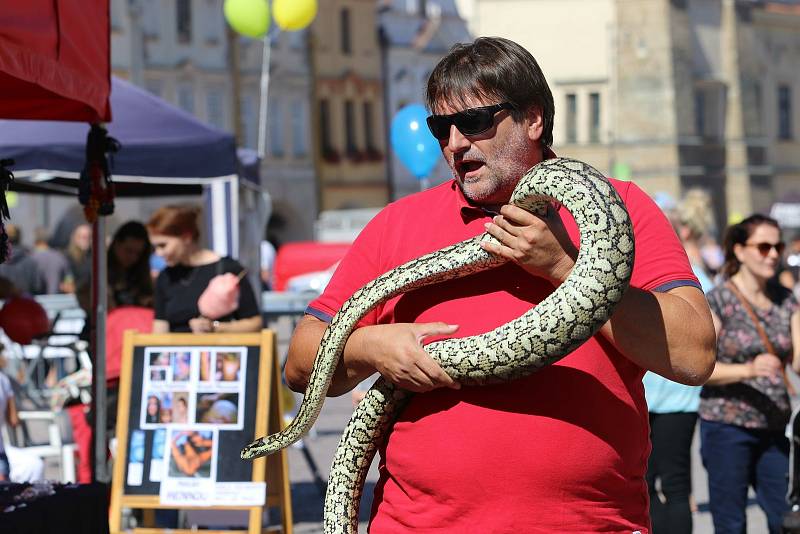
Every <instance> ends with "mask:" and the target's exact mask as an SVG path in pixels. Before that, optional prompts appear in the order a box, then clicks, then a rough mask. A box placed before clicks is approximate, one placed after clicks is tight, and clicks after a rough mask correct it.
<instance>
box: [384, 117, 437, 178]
mask: <svg viewBox="0 0 800 534" xmlns="http://www.w3.org/2000/svg"><path fill="white" fill-rule="evenodd" d="M427 117H428V112H427V111H426V110H425V108H424V107H423V106H422V105H420V104H409V105H408V106H405V107H404V108H402V109H401V110H400V111H398V112H397V113H396V114H395V116H394V118H393V119H392V127H391V132H390V134H391V135H390V138H391V142H392V149H393V150H394V153H395V154H397V157H398V158H400V161H402V162H403V165H405V166H406V168H407V169H408V170H409V171H411V174H413V175H414V176H416V177H417V179H419V180H421V179H423V178H425V177H426V176H428V174H429V173H430V172H431V171H432V170H433V167H434V166H436V162H437V161H439V158H440V157H441V154H442V151H441V149H440V148H439V141H437V140H436V138H435V137H434V136H433V134H432V133H431V131H430V130H429V129H428V124H427V123H426V122H425V119H426V118H427Z"/></svg>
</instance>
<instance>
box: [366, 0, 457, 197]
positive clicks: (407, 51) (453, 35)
mask: <svg viewBox="0 0 800 534" xmlns="http://www.w3.org/2000/svg"><path fill="white" fill-rule="evenodd" d="M380 4H381V8H380V9H379V12H378V13H379V15H378V17H379V31H380V37H381V46H382V51H383V57H384V76H383V78H384V80H385V84H386V86H385V99H386V119H385V120H386V124H387V128H388V126H389V125H390V124H391V120H392V118H393V117H394V115H395V114H396V113H397V112H398V111H399V110H400V109H401V108H402V107H403V106H406V105H408V104H423V103H424V91H425V86H426V84H427V83H428V77H429V76H430V73H431V71H432V70H433V68H434V67H435V66H436V64H437V63H438V62H439V60H440V59H441V58H442V56H444V55H445V54H446V53H447V51H448V50H449V49H450V47H451V46H452V45H454V44H455V43H459V42H468V41H470V40H471V39H472V37H471V35H470V33H469V31H468V30H467V27H466V23H465V21H464V19H462V18H461V16H460V15H459V13H458V10H457V7H456V4H455V2H454V1H453V0H440V1H438V2H433V1H425V0H413V1H408V0H385V1H382V2H380ZM386 133H387V135H388V131H387V132H386ZM387 152H388V156H389V166H388V180H389V184H390V187H391V192H392V197H393V198H399V197H402V196H405V195H408V194H410V193H415V192H417V191H419V190H420V187H421V184H420V181H419V180H417V179H416V178H415V177H414V176H412V175H411V173H410V172H409V171H408V170H407V169H406V168H405V166H404V165H403V164H402V162H400V160H399V159H398V158H396V157H394V154H393V153H392V152H391V151H387ZM451 177H452V176H451V173H450V170H449V167H448V166H447V164H446V163H445V161H444V158H442V159H441V160H440V161H439V163H438V164H437V165H436V167H435V168H434V169H433V170H432V171H431V173H430V175H429V177H428V179H427V181H428V183H429V184H430V185H434V184H437V183H440V182H442V181H445V180H449V179H450V178H451Z"/></svg>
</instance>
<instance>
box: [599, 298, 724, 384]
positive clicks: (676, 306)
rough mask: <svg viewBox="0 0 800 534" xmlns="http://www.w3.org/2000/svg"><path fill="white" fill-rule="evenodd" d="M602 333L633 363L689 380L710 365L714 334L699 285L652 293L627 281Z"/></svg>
mask: <svg viewBox="0 0 800 534" xmlns="http://www.w3.org/2000/svg"><path fill="white" fill-rule="evenodd" d="M600 333H601V334H602V335H603V336H604V337H605V338H606V339H608V340H609V341H610V342H611V343H612V344H613V345H614V346H615V347H616V348H617V349H618V350H619V351H620V352H621V353H622V354H623V355H625V356H626V357H627V358H628V359H630V360H631V361H633V362H634V363H636V364H637V365H639V366H641V367H643V368H645V369H647V370H650V371H653V372H655V373H658V374H659V375H661V376H664V377H666V378H669V379H670V380H674V381H676V382H681V383H684V384H689V385H700V384H703V383H704V382H705V381H706V380H707V379H708V377H709V376H710V374H711V372H712V371H713V369H714V360H715V343H716V341H715V334H714V326H713V322H712V320H711V313H710V311H709V310H708V304H707V303H706V301H705V298H704V296H703V294H702V292H700V290H698V289H696V288H693V287H689V286H686V287H678V288H675V289H673V290H671V291H670V292H667V293H653V292H650V291H645V290H642V289H638V288H634V287H631V288H630V289H628V291H627V292H626V293H625V296H624V297H623V299H622V301H621V302H620V303H619V305H618V306H617V309H616V310H615V311H614V314H613V316H612V317H611V320H610V321H608V322H607V323H606V324H605V325H603V328H602V329H601V330H600Z"/></svg>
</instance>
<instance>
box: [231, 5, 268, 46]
mask: <svg viewBox="0 0 800 534" xmlns="http://www.w3.org/2000/svg"><path fill="white" fill-rule="evenodd" d="M222 10H223V11H224V12H225V19H226V20H227V21H228V24H230V25H231V28H233V29H234V30H235V31H236V32H237V33H240V34H242V35H244V36H247V37H253V38H256V39H257V38H259V37H263V36H264V35H265V34H266V33H267V30H269V20H270V17H269V4H268V3H267V0H225V4H224V5H223V8H222Z"/></svg>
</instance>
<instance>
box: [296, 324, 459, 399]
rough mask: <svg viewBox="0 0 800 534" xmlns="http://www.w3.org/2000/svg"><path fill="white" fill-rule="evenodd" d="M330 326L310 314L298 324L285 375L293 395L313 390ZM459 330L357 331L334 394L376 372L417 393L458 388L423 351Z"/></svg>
mask: <svg viewBox="0 0 800 534" xmlns="http://www.w3.org/2000/svg"><path fill="white" fill-rule="evenodd" d="M327 326H328V325H327V323H325V322H323V321H321V320H319V319H317V318H316V317H314V316H312V315H306V316H304V317H303V318H302V319H301V320H300V323H299V324H298V325H297V328H296V329H295V331H294V335H293V336H292V340H291V343H290V344H289V354H288V357H287V359H286V366H285V368H284V373H285V376H286V382H287V384H288V385H289V387H290V388H291V389H292V390H294V391H299V392H302V391H304V390H305V388H306V387H307V386H308V380H309V379H310V377H311V369H312V367H313V365H314V359H315V357H316V353H317V349H318V348H319V344H320V340H321V339H322V336H323V334H324V333H325V329H326V328H327ZM456 330H458V326H456V325H448V324H446V323H420V324H416V323H396V324H381V325H373V326H365V327H363V328H358V329H356V330H355V331H354V332H353V333H352V334H351V336H350V338H349V339H348V340H347V345H346V347H345V350H344V354H343V356H342V359H341V361H340V362H339V365H338V366H337V368H336V373H335V374H334V377H333V381H332V382H331V385H330V387H329V389H328V395H329V396H338V395H341V394H343V393H346V392H348V391H350V390H351V389H353V388H354V387H355V386H356V385H357V384H358V383H359V382H361V381H362V380H364V379H366V378H368V377H369V376H370V375H372V374H374V373H375V372H376V371H377V372H379V373H380V374H381V375H382V376H383V377H384V378H386V379H387V380H389V381H390V382H392V383H394V384H396V385H398V386H399V387H402V388H404V389H408V390H410V391H414V392H423V391H430V390H432V389H436V388H440V387H449V388H454V389H458V388H459V387H461V385H460V384H458V383H456V382H455V381H454V380H453V379H451V378H450V377H449V376H447V374H446V373H445V372H444V371H443V370H442V368H441V367H440V366H439V364H437V363H436V362H435V361H434V360H433V359H432V358H431V357H430V355H428V353H427V352H425V350H423V348H422V342H423V341H424V340H425V339H426V338H428V337H431V336H438V335H443V336H449V335H451V334H453V333H454V332H455V331H456Z"/></svg>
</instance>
